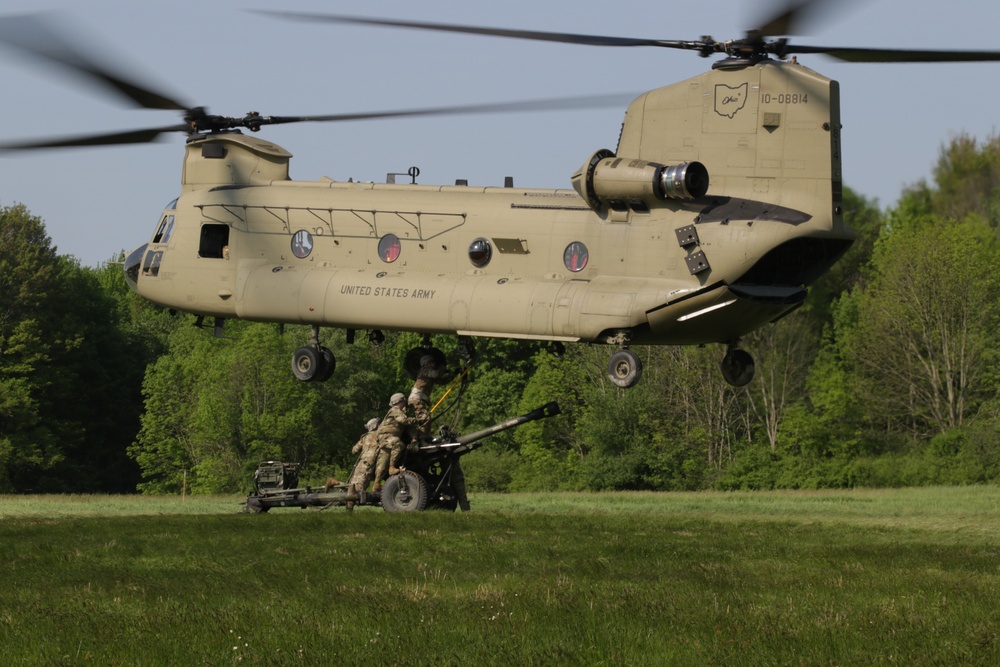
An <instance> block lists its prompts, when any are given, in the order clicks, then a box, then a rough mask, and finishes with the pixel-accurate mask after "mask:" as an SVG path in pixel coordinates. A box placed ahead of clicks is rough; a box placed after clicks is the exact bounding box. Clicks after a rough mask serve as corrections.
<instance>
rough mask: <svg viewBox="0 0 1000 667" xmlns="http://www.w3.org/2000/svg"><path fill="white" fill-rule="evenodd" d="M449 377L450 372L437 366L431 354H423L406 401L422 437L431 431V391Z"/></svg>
mask: <svg viewBox="0 0 1000 667" xmlns="http://www.w3.org/2000/svg"><path fill="white" fill-rule="evenodd" d="M450 377H451V373H449V372H448V371H447V369H444V368H438V367H437V362H436V361H434V357H433V356H431V355H429V354H425V355H424V356H422V357H421V358H420V370H418V371H417V378H416V380H414V382H413V389H411V390H410V398H409V400H408V401H407V402H408V403H409V404H410V407H411V408H413V417H414V419H415V420H416V424H417V431H418V432H419V433H420V435H421V436H422V437H424V438H429V437H430V431H431V410H430V405H431V392H432V391H434V385H435V384H437V383H439V382H447V381H448V380H449V379H450Z"/></svg>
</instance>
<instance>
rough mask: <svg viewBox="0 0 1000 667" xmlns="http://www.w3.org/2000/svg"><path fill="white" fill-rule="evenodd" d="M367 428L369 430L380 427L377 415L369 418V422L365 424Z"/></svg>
mask: <svg viewBox="0 0 1000 667" xmlns="http://www.w3.org/2000/svg"><path fill="white" fill-rule="evenodd" d="M365 428H366V429H368V430H369V431H374V430H375V429H377V428H378V418H377V417H372V418H371V419H369V420H368V422H367V423H366V424H365Z"/></svg>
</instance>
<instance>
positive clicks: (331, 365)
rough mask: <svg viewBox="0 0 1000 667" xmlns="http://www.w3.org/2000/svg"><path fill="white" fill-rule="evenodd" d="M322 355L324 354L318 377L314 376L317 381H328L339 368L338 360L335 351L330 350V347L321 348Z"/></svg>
mask: <svg viewBox="0 0 1000 667" xmlns="http://www.w3.org/2000/svg"><path fill="white" fill-rule="evenodd" d="M319 352H320V355H322V359H323V361H322V363H321V365H320V369H319V372H318V373H316V377H314V378H313V380H315V381H316V382H326V381H327V380H329V379H330V377H331V376H332V375H333V371H334V369H335V368H337V360H336V359H334V357H333V352H331V351H330V348H328V347H321V348H319Z"/></svg>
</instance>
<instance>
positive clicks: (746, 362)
mask: <svg viewBox="0 0 1000 667" xmlns="http://www.w3.org/2000/svg"><path fill="white" fill-rule="evenodd" d="M719 370H721V371H722V377H723V378H725V380H726V382H728V383H729V384H731V385H733V386H734V387H743V386H745V385H747V384H749V383H750V381H751V380H753V374H754V371H755V370H756V368H755V367H754V363H753V357H751V356H750V353H749V352H747V351H746V350H729V351H728V352H726V356H725V357H723V358H722V363H721V364H719Z"/></svg>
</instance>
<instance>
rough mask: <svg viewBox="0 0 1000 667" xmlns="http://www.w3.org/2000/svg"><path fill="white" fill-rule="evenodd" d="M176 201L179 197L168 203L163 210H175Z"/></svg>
mask: <svg viewBox="0 0 1000 667" xmlns="http://www.w3.org/2000/svg"><path fill="white" fill-rule="evenodd" d="M178 199H180V197H175V198H174V200H173V201H172V202H170V203H169V204H167V205H166V206H164V207H163V208H164V209H166V210H167V211H173V210H174V209H175V208H177V200H178Z"/></svg>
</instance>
